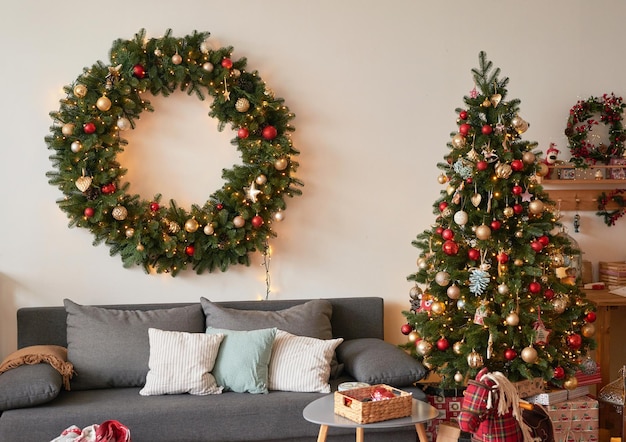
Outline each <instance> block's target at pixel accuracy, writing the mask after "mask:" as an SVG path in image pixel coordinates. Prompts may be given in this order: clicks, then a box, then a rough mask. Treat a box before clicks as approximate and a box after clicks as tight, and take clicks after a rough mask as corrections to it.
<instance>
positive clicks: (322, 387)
mask: <svg viewBox="0 0 626 442" xmlns="http://www.w3.org/2000/svg"><path fill="white" fill-rule="evenodd" d="M342 342H343V339H342V338H338V339H328V340H323V339H316V338H310V337H308V336H296V335H292V334H291V333H288V332H286V331H283V330H278V331H277V332H276V338H275V340H274V346H273V347H272V357H271V359H270V366H269V389H270V390H282V391H299V392H309V393H330V384H329V383H328V380H329V378H330V362H331V360H332V358H333V355H334V354H335V348H337V346H338V345H339V344H341V343H342Z"/></svg>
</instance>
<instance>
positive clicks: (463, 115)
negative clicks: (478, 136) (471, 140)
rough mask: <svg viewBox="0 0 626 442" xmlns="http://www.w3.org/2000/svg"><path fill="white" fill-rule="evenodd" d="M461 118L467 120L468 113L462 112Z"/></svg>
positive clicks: (460, 113)
mask: <svg viewBox="0 0 626 442" xmlns="http://www.w3.org/2000/svg"><path fill="white" fill-rule="evenodd" d="M459 118H460V119H461V120H467V111H464V110H462V111H461V112H459Z"/></svg>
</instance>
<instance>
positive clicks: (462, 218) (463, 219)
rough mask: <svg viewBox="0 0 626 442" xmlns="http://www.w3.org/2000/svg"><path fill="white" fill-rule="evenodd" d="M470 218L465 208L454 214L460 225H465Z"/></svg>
mask: <svg viewBox="0 0 626 442" xmlns="http://www.w3.org/2000/svg"><path fill="white" fill-rule="evenodd" d="M468 219H469V216H468V214H467V212H466V211H464V210H459V211H458V212H456V213H455V214H454V222H455V223H457V224H458V225H459V226H464V225H465V224H467V221H468Z"/></svg>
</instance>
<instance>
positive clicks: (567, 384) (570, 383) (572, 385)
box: [563, 376, 578, 390]
mask: <svg viewBox="0 0 626 442" xmlns="http://www.w3.org/2000/svg"><path fill="white" fill-rule="evenodd" d="M563 388H565V389H566V390H575V389H576V388H578V379H576V376H570V377H568V378H567V379H565V381H563Z"/></svg>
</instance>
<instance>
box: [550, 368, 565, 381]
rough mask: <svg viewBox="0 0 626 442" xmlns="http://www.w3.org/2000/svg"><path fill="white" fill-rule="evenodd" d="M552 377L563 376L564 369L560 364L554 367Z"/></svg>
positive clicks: (560, 377) (558, 378)
mask: <svg viewBox="0 0 626 442" xmlns="http://www.w3.org/2000/svg"><path fill="white" fill-rule="evenodd" d="M553 377H554V379H557V380H560V379H563V378H564V377H565V369H564V368H563V367H561V366H560V365H559V366H558V367H554V375H553Z"/></svg>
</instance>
